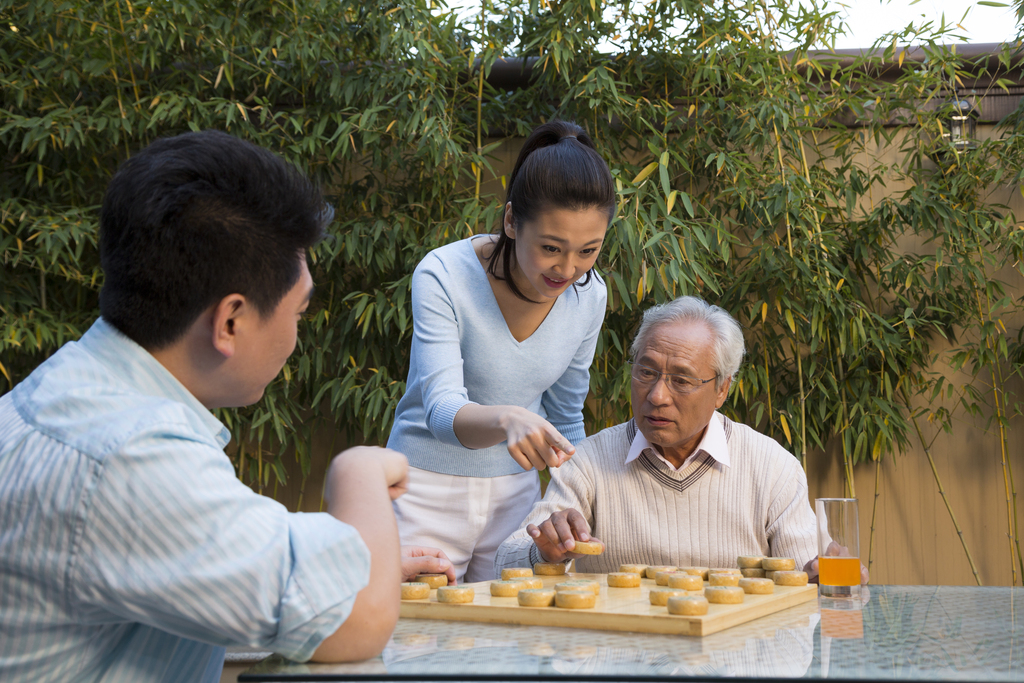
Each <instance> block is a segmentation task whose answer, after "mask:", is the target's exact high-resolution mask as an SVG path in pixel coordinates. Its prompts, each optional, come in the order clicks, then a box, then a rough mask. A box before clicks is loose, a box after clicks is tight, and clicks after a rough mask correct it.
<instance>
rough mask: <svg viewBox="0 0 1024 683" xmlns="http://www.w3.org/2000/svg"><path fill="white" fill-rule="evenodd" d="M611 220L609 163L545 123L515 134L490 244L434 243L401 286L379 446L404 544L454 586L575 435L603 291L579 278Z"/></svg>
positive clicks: (490, 548) (490, 558)
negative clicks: (519, 144) (402, 314)
mask: <svg viewBox="0 0 1024 683" xmlns="http://www.w3.org/2000/svg"><path fill="white" fill-rule="evenodd" d="M614 212H615V188H614V185H613V182H612V177H611V174H610V173H609V171H608V165H607V164H606V163H605V161H604V159H602V158H601V157H600V155H598V154H597V152H596V151H595V150H594V144H593V142H592V141H591V139H590V137H589V136H588V135H587V134H586V132H585V131H584V130H583V129H582V128H580V127H579V126H576V125H575V124H572V123H566V122H563V121H552V122H550V123H547V124H544V125H542V126H540V127H538V128H537V129H536V130H534V131H533V133H532V134H531V135H530V137H529V138H528V139H527V140H526V143H525V144H524V146H523V149H522V151H521V152H520V154H519V158H518V159H517V161H516V165H515V168H514V169H513V171H512V174H511V176H510V177H509V182H508V192H507V195H506V203H505V214H504V220H503V224H502V226H501V229H500V230H499V231H498V234H495V235H477V236H474V237H471V238H469V239H465V240H462V241H460V242H455V243H453V244H449V245H446V246H443V247H441V248H439V249H435V250H434V251H432V252H430V253H429V254H428V255H427V256H426V258H424V259H423V260H422V261H421V262H420V263H419V265H418V266H417V267H416V271H415V272H414V273H413V279H412V306H413V340H412V357H411V361H410V365H409V378H408V382H407V387H406V393H405V395H404V396H403V397H402V400H401V401H400V402H399V404H398V410H397V412H396V414H395V425H394V428H393V429H392V431H391V437H390V439H389V440H388V447H389V448H393V449H396V450H398V451H401V452H402V453H405V454H406V456H408V458H409V464H410V465H411V468H410V486H409V493H408V494H406V495H405V496H403V497H402V498H400V499H399V500H398V501H396V503H395V514H396V516H397V518H398V525H399V531H400V533H401V536H402V543H404V544H408V545H430V546H436V547H439V548H441V549H443V550H444V551H445V552H446V553H447V555H448V557H449V558H450V559H451V561H452V564H453V565H454V566H455V570H456V574H457V576H458V577H459V580H463V578H464V579H465V580H466V581H469V582H473V581H484V580H487V579H490V578H493V577H494V574H495V572H494V554H495V552H496V551H497V548H498V546H499V545H500V544H501V542H502V541H504V540H505V539H506V538H507V537H508V536H509V535H510V534H511V533H512V532H514V531H515V530H516V529H518V528H519V526H520V523H521V522H522V520H523V519H524V518H525V517H526V515H527V513H528V512H529V511H530V509H531V508H532V506H533V504H534V502H536V501H537V500H538V499H539V498H540V483H539V480H538V478H537V475H536V473H535V472H531V471H529V470H532V469H538V470H540V469H544V468H545V467H558V466H559V465H561V464H562V463H564V462H565V461H566V460H568V459H569V458H570V457H572V454H573V453H574V452H575V448H574V447H573V444H575V443H578V442H579V441H581V440H582V439H583V438H584V436H585V434H584V432H583V401H584V400H585V399H586V396H587V391H588V389H589V386H590V373H589V368H590V365H591V363H592V361H593V358H594V349H595V347H596V345H597V335H598V332H599V331H600V328H601V324H602V322H603V320H604V311H605V304H606V297H607V292H606V289H605V285H604V282H603V281H602V280H601V278H600V277H598V276H597V274H596V273H595V272H594V271H593V270H592V269H593V266H594V262H595V261H596V260H597V256H598V253H599V252H600V250H601V244H602V242H603V241H604V236H605V232H606V231H607V229H608V225H609V224H610V223H611V220H612V218H613V216H614Z"/></svg>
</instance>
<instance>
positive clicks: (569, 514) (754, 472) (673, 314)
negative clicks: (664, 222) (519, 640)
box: [496, 296, 817, 575]
mask: <svg viewBox="0 0 1024 683" xmlns="http://www.w3.org/2000/svg"><path fill="white" fill-rule="evenodd" d="M631 351H632V355H633V359H634V360H633V362H632V363H631V368H630V375H631V377H632V383H631V394H632V406H633V416H634V417H633V419H632V420H630V421H629V422H626V423H624V424H620V425H618V426H615V427H611V428H609V429H605V430H604V431H602V432H600V433H598V434H595V435H594V436H591V437H590V438H588V439H587V440H585V441H583V442H582V443H581V444H579V445H578V446H577V449H576V455H575V456H574V457H573V459H572V460H570V461H569V462H568V463H567V464H566V465H563V466H562V467H561V468H560V469H558V470H554V469H552V470H551V483H550V485H549V486H548V489H547V492H546V494H545V496H544V499H543V500H542V501H540V502H539V503H537V505H535V506H534V508H533V510H532V511H531V513H530V516H529V517H528V519H527V524H526V525H525V526H524V527H523V528H522V529H520V530H519V531H517V532H516V533H514V534H512V536H510V537H509V538H508V539H507V540H506V541H505V542H504V543H503V544H502V545H501V547H500V548H499V550H498V554H497V558H496V566H497V567H498V568H499V569H500V568H503V567H514V566H524V565H531V564H533V563H536V562H562V561H565V560H569V559H573V558H575V559H576V566H577V569H578V570H579V571H582V572H614V571H618V567H619V565H620V564H622V563H647V564H666V565H695V566H709V567H732V566H735V564H736V558H737V556H739V555H768V556H774V557H792V558H795V559H796V560H797V563H798V566H804V567H805V569H806V570H807V571H808V572H809V573H811V574H813V575H817V562H816V561H815V559H814V558H815V555H816V551H817V548H816V546H817V542H816V536H815V519H814V513H813V511H812V510H811V507H810V505H809V502H808V498H807V479H806V477H805V476H804V472H803V470H802V469H801V467H800V464H799V463H798V462H797V460H796V458H794V457H793V456H792V455H790V454H789V453H788V452H786V450H784V449H783V448H782V447H781V446H780V445H779V444H778V443H776V442H775V441H774V440H773V439H771V438H769V437H767V436H764V435H763V434H760V433H758V432H756V431H754V430H753V429H751V428H750V427H747V426H746V425H742V424H737V423H735V422H733V421H732V420H729V419H728V418H726V417H725V416H724V415H722V414H721V413H719V412H717V409H718V408H720V407H721V406H722V404H723V403H724V402H725V399H726V396H727V395H728V393H729V386H730V384H731V383H732V379H733V377H734V376H735V374H736V372H737V370H738V369H739V366H740V361H741V359H742V358H743V335H742V332H741V330H740V326H739V324H738V323H737V322H736V321H735V320H733V318H732V317H731V316H730V315H729V314H728V313H726V312H725V311H724V310H722V309H721V308H719V307H717V306H711V305H708V304H706V303H705V302H704V301H702V300H700V299H698V298H696V297H690V296H684V297H681V298H679V299H676V300H675V301H672V302H670V303H667V304H663V305H661V306H656V307H654V308H652V309H650V310H648V311H647V312H646V314H645V315H644V319H643V324H642V325H641V326H640V329H639V331H638V332H637V335H636V338H635V340H634V341H633V346H632V349H631ZM591 534H593V536H594V537H599V538H600V539H603V543H604V544H605V545H606V548H605V552H604V553H603V554H601V555H596V556H594V555H586V556H585V555H579V554H576V553H574V552H573V548H574V542H575V540H581V541H587V540H595V541H596V540H598V538H594V537H592V536H591Z"/></svg>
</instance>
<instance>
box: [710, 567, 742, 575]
mask: <svg viewBox="0 0 1024 683" xmlns="http://www.w3.org/2000/svg"><path fill="white" fill-rule="evenodd" d="M712 574H732V575H733V576H743V574H742V573H741V571H740V570H739V569H737V568H735V567H712V568H711V569H709V570H708V576H710V575H712Z"/></svg>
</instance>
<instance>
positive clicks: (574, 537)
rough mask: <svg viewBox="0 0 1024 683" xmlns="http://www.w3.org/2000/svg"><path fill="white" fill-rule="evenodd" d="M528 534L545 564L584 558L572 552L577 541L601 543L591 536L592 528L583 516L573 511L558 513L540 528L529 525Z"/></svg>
mask: <svg viewBox="0 0 1024 683" xmlns="http://www.w3.org/2000/svg"><path fill="white" fill-rule="evenodd" d="M526 533H528V534H530V537H531V538H532V539H533V542H534V543H536V544H537V550H539V551H540V556H541V557H543V558H544V561H545V562H565V561H566V560H572V559H575V558H577V557H582V555H581V554H579V553H574V552H572V549H573V547H574V546H575V544H576V541H596V542H598V543H601V541H600V539H597V538H593V537H592V536H591V535H590V526H589V525H588V524H587V520H586V519H585V518H584V517H583V514H582V513H581V512H579V511H578V510H573V509H569V510H562V511H561V512H556V513H555V514H553V515H551V516H550V517H548V518H547V520H545V521H544V522H542V523H541V525H540V526H537V525H536V524H529V525H527V527H526ZM602 545H604V544H603V543H602Z"/></svg>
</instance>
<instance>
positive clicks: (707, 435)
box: [626, 410, 729, 471]
mask: <svg viewBox="0 0 1024 683" xmlns="http://www.w3.org/2000/svg"><path fill="white" fill-rule="evenodd" d="M648 448H650V449H651V452H652V453H654V454H655V455H656V456H657V457H658V459H659V460H661V461H662V462H664V463H666V464H667V465H669V466H670V467H671V468H672V469H674V470H676V471H679V470H681V469H684V468H685V467H686V466H688V465H689V464H690V462H691V461H692V460H693V458H694V456H696V455H697V454H698V453H700V452H701V451H703V452H705V453H707V454H708V455H710V456H711V457H712V458H714V459H715V461H717V462H719V463H721V464H722V465H725V466H726V467H729V442H728V440H726V438H725V427H723V426H722V415H721V414H720V413H719V412H718V411H717V410H716V411H715V413H714V415H712V416H711V421H710V422H708V428H707V429H706V430H704V438H702V439H701V440H700V443H698V444H697V448H695V449H694V451H693V453H691V454H690V455H688V456H687V457H686V460H684V461H683V464H682V465H681V466H680V467H679V468H676V467H675V465H672V463H670V462H668V461H667V460H665V458H663V457H661V454H660V453H658V451H657V450H656V449H655V448H653V447H652V446H651V443H650V442H649V441H648V440H647V437H645V436H644V435H643V432H641V431H640V430H639V429H638V430H636V436H635V437H633V443H631V444H630V445H629V453H628V454H627V455H626V464H627V465H628V464H629V463H631V462H633V461H634V460H636V459H637V458H639V457H640V454H641V453H643V452H644V450H645V449H648Z"/></svg>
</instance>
